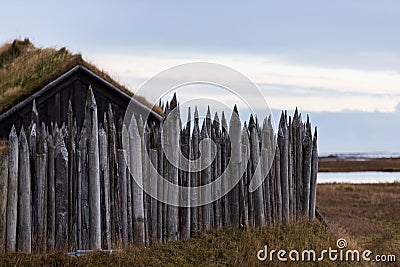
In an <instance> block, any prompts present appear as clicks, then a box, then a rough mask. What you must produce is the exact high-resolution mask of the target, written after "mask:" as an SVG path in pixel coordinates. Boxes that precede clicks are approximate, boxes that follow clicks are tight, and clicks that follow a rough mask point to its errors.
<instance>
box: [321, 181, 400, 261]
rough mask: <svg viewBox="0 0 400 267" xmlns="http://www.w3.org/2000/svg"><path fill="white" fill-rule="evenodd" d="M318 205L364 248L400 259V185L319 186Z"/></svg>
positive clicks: (326, 215)
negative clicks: (391, 254)
mask: <svg viewBox="0 0 400 267" xmlns="http://www.w3.org/2000/svg"><path fill="white" fill-rule="evenodd" d="M317 206H318V207H319V210H320V211H321V213H322V214H324V216H325V218H326V220H327V221H329V222H330V223H332V224H333V228H334V229H338V228H339V227H340V228H341V229H345V231H346V232H347V233H348V234H349V235H350V237H351V238H352V239H354V240H355V241H357V243H358V244H359V245H360V246H362V247H363V248H366V249H370V250H372V251H373V252H375V253H382V254H384V253H395V254H396V255H397V257H398V258H399V260H400V183H394V184H322V185H318V191H317Z"/></svg>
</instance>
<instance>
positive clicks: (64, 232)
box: [54, 132, 68, 250]
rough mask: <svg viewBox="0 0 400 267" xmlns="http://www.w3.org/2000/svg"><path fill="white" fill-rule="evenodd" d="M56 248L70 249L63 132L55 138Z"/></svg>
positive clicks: (66, 171)
mask: <svg viewBox="0 0 400 267" xmlns="http://www.w3.org/2000/svg"><path fill="white" fill-rule="evenodd" d="M54 157H55V164H54V170H55V204H56V205H55V216H56V217H55V235H56V238H55V248H56V249H57V250H65V249H68V246H67V245H68V242H67V241H68V151H67V148H66V146H65V143H64V139H63V137H62V134H61V132H57V133H56V137H55V149H54Z"/></svg>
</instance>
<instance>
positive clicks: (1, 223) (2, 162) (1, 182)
mask: <svg viewBox="0 0 400 267" xmlns="http://www.w3.org/2000/svg"><path fill="white" fill-rule="evenodd" d="M7 187H8V156H7V155H1V156H0V253H4V252H5V244H6V224H7V217H6V216H7V214H6V211H7Z"/></svg>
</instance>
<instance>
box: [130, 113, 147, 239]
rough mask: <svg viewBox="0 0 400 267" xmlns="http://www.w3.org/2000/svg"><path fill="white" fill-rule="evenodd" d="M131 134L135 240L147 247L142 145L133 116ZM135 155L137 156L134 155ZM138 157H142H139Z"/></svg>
mask: <svg viewBox="0 0 400 267" xmlns="http://www.w3.org/2000/svg"><path fill="white" fill-rule="evenodd" d="M128 134H129V151H127V153H128V154H129V156H128V157H127V158H129V171H130V173H131V175H132V177H133V178H134V179H132V202H133V231H134V234H133V240H134V244H135V245H137V246H144V245H145V228H144V207H143V191H142V189H141V188H140V185H139V184H138V183H137V182H136V181H139V183H141V184H143V177H142V157H141V155H142V144H141V138H140V134H139V130H138V126H137V123H136V119H135V117H134V116H132V119H131V121H130V124H129V127H128ZM134 153H135V154H134ZM137 155H140V156H139V157H138V156H137Z"/></svg>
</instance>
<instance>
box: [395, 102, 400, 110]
mask: <svg viewBox="0 0 400 267" xmlns="http://www.w3.org/2000/svg"><path fill="white" fill-rule="evenodd" d="M394 112H396V113H400V102H399V103H397V105H396V107H395V108H394Z"/></svg>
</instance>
